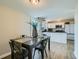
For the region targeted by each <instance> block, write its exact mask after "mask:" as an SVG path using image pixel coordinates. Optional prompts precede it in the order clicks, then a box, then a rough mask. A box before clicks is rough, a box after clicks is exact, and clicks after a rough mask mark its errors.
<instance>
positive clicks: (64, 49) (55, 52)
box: [3, 40, 75, 59]
mask: <svg viewBox="0 0 79 59" xmlns="http://www.w3.org/2000/svg"><path fill="white" fill-rule="evenodd" d="M50 47H51V52H50V53H49V52H48V57H46V56H45V59H75V57H74V55H73V49H74V48H73V47H74V41H70V40H68V41H67V45H66V44H61V43H56V42H51V46H50ZM3 59H11V58H10V56H8V57H5V58H3ZM34 59H41V55H40V53H38V51H36V53H35V57H34Z"/></svg>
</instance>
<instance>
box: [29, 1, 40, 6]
mask: <svg viewBox="0 0 79 59" xmlns="http://www.w3.org/2000/svg"><path fill="white" fill-rule="evenodd" d="M29 1H30V2H31V3H32V4H34V5H37V4H38V3H39V2H40V0H29Z"/></svg>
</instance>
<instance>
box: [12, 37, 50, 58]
mask: <svg viewBox="0 0 79 59" xmlns="http://www.w3.org/2000/svg"><path fill="white" fill-rule="evenodd" d="M44 39H48V51H50V37H48V36H44V37H38V38H32V37H27V38H21V39H13V40H12V41H16V42H19V43H22V46H23V47H25V48H26V49H28V51H29V54H28V59H32V54H33V53H32V51H33V48H35V47H36V46H38V45H39V44H40V42H41V41H42V40H44Z"/></svg>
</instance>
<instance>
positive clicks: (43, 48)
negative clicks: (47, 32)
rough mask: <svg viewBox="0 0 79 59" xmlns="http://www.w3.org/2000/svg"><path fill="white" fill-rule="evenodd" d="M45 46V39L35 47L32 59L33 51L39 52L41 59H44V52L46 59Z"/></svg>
mask: <svg viewBox="0 0 79 59" xmlns="http://www.w3.org/2000/svg"><path fill="white" fill-rule="evenodd" d="M46 45H47V39H44V40H42V41H41V42H40V44H39V45H38V46H36V47H35V49H34V55H33V59H34V56H35V51H36V50H38V51H40V52H41V55H42V59H44V52H45V54H46V57H47V52H46Z"/></svg>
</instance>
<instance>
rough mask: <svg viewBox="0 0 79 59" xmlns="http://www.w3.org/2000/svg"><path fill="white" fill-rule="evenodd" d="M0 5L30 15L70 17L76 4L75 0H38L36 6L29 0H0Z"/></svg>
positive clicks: (48, 17)
mask: <svg viewBox="0 0 79 59" xmlns="http://www.w3.org/2000/svg"><path fill="white" fill-rule="evenodd" d="M0 5H5V6H8V7H10V8H12V9H15V10H17V11H18V10H19V11H21V12H23V13H25V14H28V15H30V16H32V17H46V18H47V19H50V18H53V19H54V18H62V17H63V18H72V17H73V16H74V11H75V8H76V6H77V0H40V3H39V4H38V5H37V6H34V5H32V4H31V3H30V2H29V0H0Z"/></svg>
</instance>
